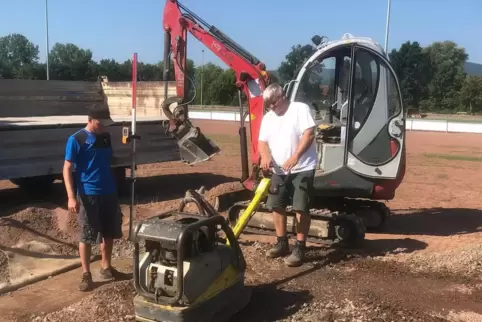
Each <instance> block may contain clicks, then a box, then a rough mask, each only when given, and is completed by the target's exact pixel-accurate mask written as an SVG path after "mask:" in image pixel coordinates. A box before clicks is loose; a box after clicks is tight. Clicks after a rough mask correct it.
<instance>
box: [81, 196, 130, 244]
mask: <svg viewBox="0 0 482 322" xmlns="http://www.w3.org/2000/svg"><path fill="white" fill-rule="evenodd" d="M78 200H79V204H80V209H79V213H78V221H79V226H80V242H82V243H85V244H95V243H101V242H102V238H112V239H119V238H122V212H121V210H120V205H119V200H118V198H117V195H116V194H114V195H100V196H88V195H79V196H78Z"/></svg>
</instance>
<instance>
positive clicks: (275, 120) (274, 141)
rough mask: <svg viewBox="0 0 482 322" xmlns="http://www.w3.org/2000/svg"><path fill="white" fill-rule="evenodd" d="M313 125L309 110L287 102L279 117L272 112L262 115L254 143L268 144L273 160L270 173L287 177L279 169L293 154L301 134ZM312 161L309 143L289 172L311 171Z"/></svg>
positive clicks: (313, 152) (314, 161)
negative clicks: (257, 136) (283, 112)
mask: <svg viewBox="0 0 482 322" xmlns="http://www.w3.org/2000/svg"><path fill="white" fill-rule="evenodd" d="M314 126H315V122H314V120H313V117H312V116H311V113H310V107H309V106H308V105H307V104H305V103H301V102H291V103H290V105H289V107H288V110H287V111H286V113H285V114H284V115H282V116H278V115H276V113H274V112H273V111H269V112H268V113H266V114H265V115H264V116H263V120H262V121H261V128H260V131H259V138H258V140H259V141H264V142H267V143H268V146H269V148H270V150H271V155H272V157H273V164H274V167H273V171H274V172H275V173H276V174H279V175H284V174H287V173H286V172H285V171H284V170H283V169H282V168H281V167H282V166H283V164H284V163H285V162H286V161H287V160H288V159H289V158H290V157H291V156H292V155H293V154H294V153H295V151H296V149H297V147H298V144H299V142H300V139H301V137H302V136H303V132H304V131H305V130H307V129H309V128H311V127H314ZM316 159H317V155H316V146H315V142H313V143H312V144H311V146H310V147H309V148H308V150H307V151H306V152H305V153H304V154H303V155H302V156H301V157H300V159H299V161H298V163H297V164H296V165H295V166H294V167H293V168H292V169H291V173H297V172H302V171H308V170H314V169H315V168H316Z"/></svg>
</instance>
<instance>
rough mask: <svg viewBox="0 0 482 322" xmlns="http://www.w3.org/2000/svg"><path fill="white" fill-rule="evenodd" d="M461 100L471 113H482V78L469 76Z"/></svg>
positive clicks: (463, 87)
mask: <svg viewBox="0 0 482 322" xmlns="http://www.w3.org/2000/svg"><path fill="white" fill-rule="evenodd" d="M461 99H462V102H463V103H464V105H465V106H466V107H468V108H467V111H468V112H469V113H471V114H472V113H479V112H481V111H482V77H480V76H469V77H467V78H466V79H465V81H464V85H463V86H462V90H461Z"/></svg>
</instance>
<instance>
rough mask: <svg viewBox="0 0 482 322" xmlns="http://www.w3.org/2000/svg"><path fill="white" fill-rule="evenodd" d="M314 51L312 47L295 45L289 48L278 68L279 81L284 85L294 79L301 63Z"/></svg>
mask: <svg viewBox="0 0 482 322" xmlns="http://www.w3.org/2000/svg"><path fill="white" fill-rule="evenodd" d="M315 51H316V48H315V47H313V46H312V45H304V46H301V45H299V44H298V45H296V46H292V47H291V51H290V52H289V53H288V54H287V55H286V56H285V60H284V61H282V62H281V65H280V66H279V68H278V75H279V78H280V81H281V82H283V83H285V82H288V81H290V80H292V79H294V78H295V77H296V74H297V73H298V70H299V69H300V68H301V67H302V66H303V63H304V62H305V61H306V60H307V59H308V58H309V57H310V56H311V55H313V53H314V52H315Z"/></svg>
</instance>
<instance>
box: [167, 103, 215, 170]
mask: <svg viewBox="0 0 482 322" xmlns="http://www.w3.org/2000/svg"><path fill="white" fill-rule="evenodd" d="M181 102H182V98H179V97H170V98H168V99H166V100H164V102H163V103H162V106H161V108H162V110H163V112H164V114H165V115H166V116H167V118H168V119H169V121H168V122H167V123H166V131H167V132H168V133H169V134H170V135H171V136H172V137H173V138H175V139H176V140H177V144H178V145H179V149H180V154H181V159H182V161H183V162H185V163H187V164H190V165H194V164H196V163H199V162H204V161H208V160H209V159H211V158H212V157H213V156H215V155H216V154H218V153H219V152H220V149H219V147H218V146H217V145H216V144H214V142H212V141H211V140H210V139H208V138H207V137H206V136H205V135H204V134H203V133H202V132H201V129H200V128H198V127H195V126H194V125H193V124H192V123H191V121H190V120H189V119H188V118H187V117H186V113H185V111H186V109H185V108H184V106H186V105H181ZM175 103H177V106H176V107H175V108H174V111H173V112H172V111H171V109H170V107H171V105H172V104H175Z"/></svg>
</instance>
